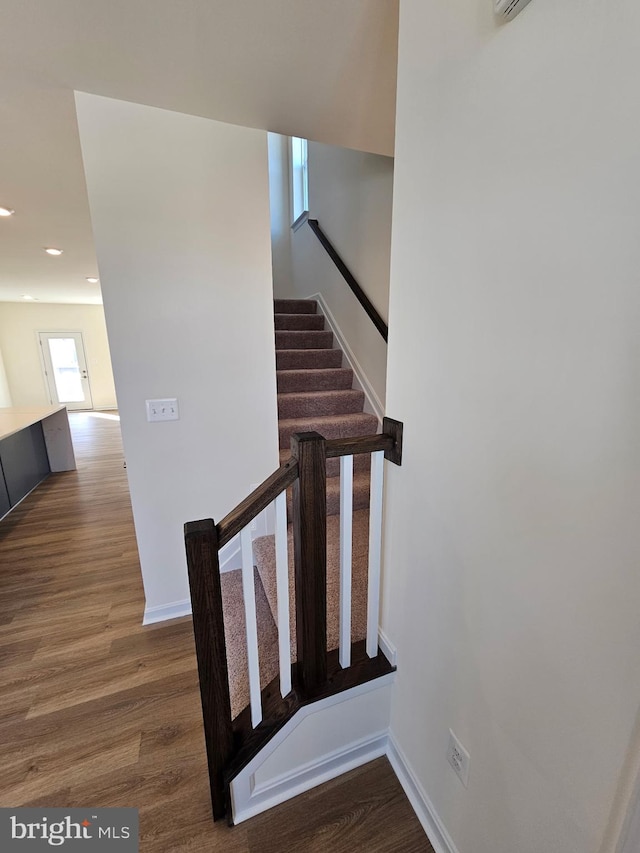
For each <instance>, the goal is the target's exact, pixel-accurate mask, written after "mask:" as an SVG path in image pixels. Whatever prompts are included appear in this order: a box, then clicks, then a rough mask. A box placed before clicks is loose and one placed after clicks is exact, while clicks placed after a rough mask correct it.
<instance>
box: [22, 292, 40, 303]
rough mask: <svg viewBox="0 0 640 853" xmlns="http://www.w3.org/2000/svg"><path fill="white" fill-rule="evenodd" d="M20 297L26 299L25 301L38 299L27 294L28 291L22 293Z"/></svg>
mask: <svg viewBox="0 0 640 853" xmlns="http://www.w3.org/2000/svg"><path fill="white" fill-rule="evenodd" d="M21 298H22V299H26V301H27V302H37V301H38V300H37V299H36V297H35V296H29V294H28V293H23V294H22V297H21Z"/></svg>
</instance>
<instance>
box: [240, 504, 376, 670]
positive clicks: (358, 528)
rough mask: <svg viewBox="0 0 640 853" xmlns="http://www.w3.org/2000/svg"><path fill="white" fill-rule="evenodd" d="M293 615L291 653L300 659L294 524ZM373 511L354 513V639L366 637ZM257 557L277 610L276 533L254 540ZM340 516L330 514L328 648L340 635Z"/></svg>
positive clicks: (328, 531) (290, 616)
mask: <svg viewBox="0 0 640 853" xmlns="http://www.w3.org/2000/svg"><path fill="white" fill-rule="evenodd" d="M288 538H289V618H290V620H291V655H292V659H293V660H296V626H295V597H294V590H295V584H294V567H293V526H292V525H289V535H288ZM368 545H369V511H368V510H367V509H364V510H358V511H356V512H354V513H353V537H352V548H353V554H352V584H351V641H352V642H355V641H357V640H363V639H364V638H365V636H366V632H367V571H368ZM253 557H254V561H255V563H256V566H257V570H258V573H259V574H260V578H261V580H262V584H263V588H264V591H265V593H266V596H267V600H268V602H269V605H270V607H271V610H272V612H274V613H276V612H277V600H278V599H277V593H276V562H275V540H274V537H273V536H261V537H259V538H258V539H254V542H253ZM339 601H340V516H338V515H329V516H327V602H328V603H329V606H328V607H327V649H335V648H337V647H338V644H339V637H340V608H339Z"/></svg>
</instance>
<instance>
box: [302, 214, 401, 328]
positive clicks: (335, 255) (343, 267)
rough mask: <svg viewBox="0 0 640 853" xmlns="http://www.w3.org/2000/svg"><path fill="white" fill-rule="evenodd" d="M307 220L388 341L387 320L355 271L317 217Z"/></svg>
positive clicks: (374, 323) (372, 320)
mask: <svg viewBox="0 0 640 853" xmlns="http://www.w3.org/2000/svg"><path fill="white" fill-rule="evenodd" d="M307 222H308V223H309V227H310V228H311V230H312V231H313V233H314V234H315V235H316V237H317V238H318V240H320V242H321V243H322V245H323V246H324V248H325V249H326V252H327V254H328V255H329V257H330V258H331V260H332V261H333V263H334V264H335V265H336V267H337V268H338V270H339V271H340V274H341V275H342V277H343V278H344V280H345V281H346V282H347V284H348V285H349V287H350V288H351V290H352V291H353V293H354V295H355V297H356V299H357V300H358V302H359V303H360V304H361V305H362V307H363V308H364V310H365V311H366V312H367V315H368V316H369V318H370V319H371V322H372V323H373V325H374V326H375V327H376V329H377V330H378V331H379V332H380V334H381V335H382V337H383V339H384V340H385V341H386V340H387V339H388V337H389V327H388V326H387V324H386V323H385V321H384V320H383V319H382V317H381V316H380V314H379V313H378V311H376V309H375V308H374V306H373V303H372V302H371V300H370V299H369V297H368V296H367V294H366V293H365V292H364V290H363V289H362V288H361V287H360V285H359V284H358V282H357V281H356V280H355V278H354V276H353V273H352V272H351V270H350V269H349V267H348V266H347V265H346V264H345V262H344V261H343V260H342V258H341V257H340V255H339V254H338V252H337V251H336V249H335V247H334V245H333V244H332V242H331V241H330V240H329V238H328V237H327V235H326V234H325V233H324V231H323V230H322V228H320V225H319V223H318V220H317V219H308V220H307Z"/></svg>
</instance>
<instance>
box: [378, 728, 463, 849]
mask: <svg viewBox="0 0 640 853" xmlns="http://www.w3.org/2000/svg"><path fill="white" fill-rule="evenodd" d="M387 758H388V759H389V763H390V764H391V766H392V767H393V769H394V771H395V774H396V776H397V777H398V780H399V782H400V784H401V785H402V787H403V788H404V792H405V794H406V795H407V798H408V799H409V802H410V803H411V805H412V807H413V810H414V812H415V813H416V816H417V818H418V820H419V821H420V823H421V824H422V828H423V829H424V831H425V833H426V834H427V838H428V839H429V841H430V842H431V846H432V847H433V849H434V850H435V852H436V853H458V848H457V847H456V845H455V844H454V843H453V839H452V838H451V836H450V835H449V833H448V832H447V829H446V827H445V825H444V823H443V822H442V820H441V819H440V817H439V815H438V813H437V811H436V810H435V807H434V805H433V803H432V802H431V800H430V799H429V797H428V796H427V794H426V792H425V790H424V788H423V787H422V785H421V784H420V782H419V781H418V779H417V778H416V776H415V774H414V772H413V770H412V769H411V766H410V764H409V762H408V761H407V757H406V756H405V754H404V752H403V751H402V750H401V749H400V747H399V746H398V742H397V741H396V739H395V738H394V736H393V735H392V734H391V732H389V737H388V740H387Z"/></svg>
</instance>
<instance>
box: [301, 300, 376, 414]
mask: <svg viewBox="0 0 640 853" xmlns="http://www.w3.org/2000/svg"><path fill="white" fill-rule="evenodd" d="M307 299H315V301H316V302H317V303H318V307H319V308H320V312H321V313H322V314H324V318H325V320H326V321H327V324H328V326H329V328H330V329H331V331H332V332H333V334H334V336H335V339H336V343H337V345H338V346H339V347H340V349H341V350H342V352H343V355H344V357H345V358H346V360H347V362H348V365H349V367H350V368H351V369H352V370H353V375H354V377H355V380H356V385H357V386H358V389H359V390H360V391H364V399H365V404H364V411H365V412H369V413H370V414H372V415H375V416H376V417H377V418H378V421H379V422H380V424H382V418H383V415H384V406H383V405H382V401H381V400H380V397H378V395H377V394H376V392H375V390H374V388H373V385H372V384H371V383H370V382H369V380H368V379H367V375H366V373H365V372H364V370H363V369H362V365H361V364H360V362H359V361H358V359H357V358H356V357H355V354H354V352H353V350H352V349H351V347H350V346H349V344H348V343H347V340H346V338H345V336H344V335H343V334H342V331H341V329H340V326H338V324H337V322H336V319H335V317H334V316H333V314H332V313H331V311H330V310H329V306H328V305H327V303H326V301H325V298H324V296H323V295H322V294H321V293H314V294H313V296H308V297H307Z"/></svg>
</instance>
